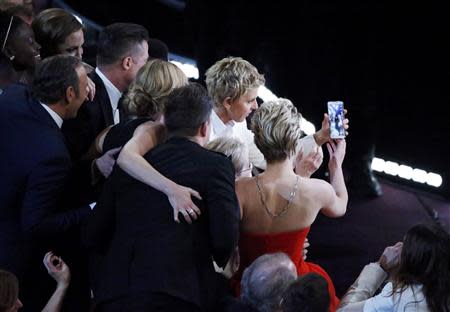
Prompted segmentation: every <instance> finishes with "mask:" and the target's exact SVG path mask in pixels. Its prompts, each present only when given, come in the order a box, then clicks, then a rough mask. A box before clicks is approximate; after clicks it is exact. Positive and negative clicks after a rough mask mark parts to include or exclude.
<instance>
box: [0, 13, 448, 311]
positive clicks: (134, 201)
mask: <svg viewBox="0 0 450 312" xmlns="http://www.w3.org/2000/svg"><path fill="white" fill-rule="evenodd" d="M0 17H1V19H0V24H1V29H0V41H1V42H2V45H3V48H2V53H1V66H2V75H1V78H2V79H1V80H0V81H1V83H2V85H1V89H2V91H3V93H2V95H1V96H0V119H1V120H0V133H1V134H0V137H1V142H2V145H3V147H4V150H5V153H4V154H3V155H2V156H1V157H2V161H1V165H0V171H1V172H2V175H3V179H2V181H1V186H0V202H1V209H0V269H2V270H4V271H0V273H1V274H0V278H1V279H0V283H1V284H0V308H1V309H3V310H5V311H13V310H11V309H18V308H20V307H21V305H22V303H21V301H20V300H19V297H20V298H21V300H22V302H23V305H24V307H23V309H24V311H26V310H29V311H38V310H42V309H47V310H46V311H57V310H59V309H62V311H88V310H89V309H94V310H95V311H218V310H224V311H247V310H255V311H302V309H304V311H336V310H338V309H339V310H342V311H363V310H364V311H376V310H377V309H380V308H385V309H387V311H391V310H392V311H397V310H394V309H397V308H398V306H399V304H400V305H401V306H402V307H405V308H410V307H411V306H414V308H412V309H416V308H417V306H418V307H419V308H420V309H423V311H449V309H450V301H449V300H450V299H449V294H450V286H449V284H450V282H449V279H448V278H446V277H447V276H449V274H447V275H446V273H449V270H450V269H449V260H448V259H449V258H450V257H449V255H448V252H449V248H448V247H449V242H450V240H449V236H448V233H447V232H445V231H444V230H442V229H440V228H437V227H432V226H427V225H419V226H417V227H414V228H413V229H411V230H410V231H409V232H408V233H407V235H406V237H405V241H404V244H403V248H402V245H401V244H397V245H395V246H394V247H392V248H388V249H387V250H386V251H385V253H384V254H383V256H382V257H381V259H380V261H379V262H378V264H373V265H369V266H368V267H366V268H365V269H364V270H363V272H362V273H361V276H360V277H359V279H358V280H357V282H355V284H354V285H353V286H352V287H351V288H350V290H349V292H348V293H347V294H346V295H345V296H344V297H343V299H342V300H341V301H340V300H339V299H338V297H337V296H336V293H335V289H334V286H333V282H332V279H331V277H330V276H329V275H328V274H327V273H326V271H325V270H324V269H323V268H321V267H320V266H319V265H317V264H313V263H310V262H307V261H306V248H307V246H308V241H307V235H308V232H309V229H310V226H311V225H312V224H313V222H314V220H315V219H316V217H317V215H318V214H319V212H321V213H322V214H324V215H325V216H328V217H333V218H336V217H341V216H343V215H344V214H345V212H346V208H347V202H348V194H347V190H346V186H345V182H344V176H343V172H342V163H343V161H344V158H345V152H346V142H345V139H337V140H331V139H330V124H329V121H328V116H327V115H326V114H324V119H323V122H322V128H321V129H320V130H319V131H317V132H316V133H315V134H314V135H311V136H306V137H304V138H303V133H302V131H301V129H300V124H301V114H300V113H299V112H298V111H297V108H296V107H295V106H294V104H293V103H292V102H291V101H289V100H287V99H283V98H280V99H277V100H273V101H267V102H265V103H263V104H262V105H261V106H260V107H258V103H257V94H258V90H259V88H260V87H261V86H263V85H264V82H265V79H264V76H263V75H262V74H261V73H259V72H258V70H257V69H256V68H255V67H254V66H253V65H252V64H250V63H249V62H248V61H246V60H244V59H242V58H239V57H226V58H224V59H221V60H219V61H217V62H216V63H215V64H214V65H213V66H211V67H210V68H209V69H208V70H207V71H206V80H205V84H206V88H205V87H204V86H202V85H201V84H199V83H194V82H189V80H188V78H187V77H186V76H185V74H184V73H183V72H182V71H181V70H180V69H179V68H178V67H177V66H176V65H174V64H172V63H170V62H168V61H167V59H165V58H166V57H160V56H158V55H152V51H154V50H152V46H151V42H152V41H151V39H150V38H149V34H148V32H147V30H146V29H145V28H144V27H142V26H140V25H136V24H130V23H115V24H111V25H109V26H106V27H105V28H104V29H103V30H102V31H101V33H100V34H99V38H98V41H97V63H96V67H95V68H93V67H91V66H90V65H88V64H85V63H83V62H82V60H81V58H82V54H83V49H82V45H83V41H84V39H83V29H82V25H81V24H80V25H81V26H80V25H78V24H77V23H79V22H78V21H77V20H76V19H75V18H74V17H73V16H72V15H71V14H70V13H68V12H66V11H64V10H61V9H48V10H44V11H42V12H41V13H39V14H38V15H37V16H35V17H34V19H33V22H32V27H29V26H28V25H27V24H26V23H25V22H24V21H22V20H21V19H20V18H19V17H17V16H14V15H10V14H9V15H8V13H1V15H0ZM4 26H5V27H4ZM79 26H80V27H79ZM33 34H34V35H33ZM39 51H41V52H40V53H39ZM44 51H45V53H44ZM41 58H42V59H43V60H42V61H41V60H40V59H41ZM19 62H20V63H19ZM3 68H5V69H8V70H9V71H10V72H11V73H13V74H11V75H6V74H5V75H3ZM252 112H254V115H253V117H252V120H251V125H250V127H248V125H247V121H246V118H247V117H248V116H249V115H250V113H252ZM344 127H345V128H348V120H345V125H344ZM323 144H326V146H327V150H328V154H329V161H328V171H329V182H326V181H324V180H321V179H314V178H311V175H312V174H313V173H314V172H315V171H316V170H317V169H318V168H319V167H320V165H321V164H322V157H323V154H322V150H321V145H323ZM116 158H117V161H116ZM50 250H51V253H49V254H47V253H48V252H49V251H50ZM400 254H401V257H400V260H398V259H399V255H400ZM44 255H46V256H45V259H44V263H45V268H47V270H45V268H44V267H42V266H41V265H40V264H39V263H40V262H41V261H42V258H43V257H44ZM62 259H64V261H65V262H64V261H63V260H62ZM66 263H67V265H66ZM394 267H395V268H396V269H395V270H394V271H395V275H394V276H395V277H394V278H393V282H392V283H391V284H389V283H388V284H386V286H385V287H384V288H383V291H382V293H381V294H380V295H378V296H376V297H374V298H372V299H369V297H370V296H372V295H373V294H374V293H375V291H376V289H377V288H378V287H379V286H380V285H381V283H382V282H383V281H384V279H385V278H386V273H384V272H385V271H386V272H389V271H391V269H392V268H394ZM68 268H70V271H71V274H69V273H68V272H69V269H68ZM47 271H48V273H49V274H50V276H52V277H54V279H55V280H56V281H57V282H58V285H57V288H56V290H54V285H53V283H54V282H53V281H52V279H51V278H50V277H49V275H48V273H47ZM394 271H393V272H394ZM10 272H12V273H13V274H12V273H10ZM436 272H440V274H436ZM3 276H4V277H3ZM14 276H17V278H15V277H14ZM69 276H70V277H69ZM367 276H369V277H367ZM69 280H70V286H69V287H67V286H68V284H69ZM60 281H61V282H60ZM18 283H19V284H20V294H19V293H18V290H17V289H18ZM36 283H39V287H36ZM367 288H369V289H370V291H367ZM4 294H8V296H4ZM397 295H399V296H397ZM417 296H419V297H417ZM4 298H7V299H4ZM49 298H50V301H48V299H49ZM239 298H240V299H239ZM386 298H388V299H386ZM417 298H419V299H417ZM420 298H421V299H420ZM47 301H48V302H47ZM55 302H56V303H55ZM49 304H50V307H51V308H49ZM419 308H417V309H419ZM49 309H50V310H49ZM307 309H309V310H307ZM389 309H391V310H389ZM402 309H403V308H402ZM398 311H400V310H398Z"/></svg>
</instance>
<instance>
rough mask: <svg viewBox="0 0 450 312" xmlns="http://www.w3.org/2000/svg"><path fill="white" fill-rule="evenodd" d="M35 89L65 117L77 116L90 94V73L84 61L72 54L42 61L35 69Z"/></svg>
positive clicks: (34, 91)
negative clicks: (88, 75)
mask: <svg viewBox="0 0 450 312" xmlns="http://www.w3.org/2000/svg"><path fill="white" fill-rule="evenodd" d="M32 90H33V95H34V96H35V97H36V98H37V99H38V100H39V101H41V102H42V103H44V104H46V105H49V106H51V105H57V106H58V107H57V108H58V112H59V113H60V114H61V117H62V118H63V119H69V118H74V117H76V115H77V112H78V109H79V108H80V106H81V104H82V103H83V102H84V100H85V99H86V96H87V74H86V70H85V69H84V66H83V63H82V62H81V60H80V59H78V58H76V57H74V56H70V55H56V56H52V57H49V58H47V59H45V60H43V61H42V62H41V63H40V64H39V65H38V66H37V68H36V71H35V75H34V80H33V85H32ZM55 107H56V106H55Z"/></svg>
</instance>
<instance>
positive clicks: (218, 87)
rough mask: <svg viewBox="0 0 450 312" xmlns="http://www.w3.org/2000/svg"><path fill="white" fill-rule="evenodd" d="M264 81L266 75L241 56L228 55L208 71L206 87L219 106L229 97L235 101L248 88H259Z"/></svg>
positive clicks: (215, 104) (216, 105)
mask: <svg viewBox="0 0 450 312" xmlns="http://www.w3.org/2000/svg"><path fill="white" fill-rule="evenodd" d="M264 83H265V79H264V75H262V74H260V73H259V72H258V70H257V69H256V67H255V66H253V65H252V64H250V63H249V62H247V61H246V60H244V59H242V58H240V57H226V58H224V59H222V60H220V61H218V62H216V63H215V64H214V65H213V66H211V67H210V68H209V69H208V70H207V71H206V88H207V89H208V94H209V96H210V97H211V98H212V100H213V101H214V106H215V107H217V108H220V107H222V105H223V104H222V103H223V101H224V100H225V99H226V98H227V97H230V98H231V100H233V101H234V100H236V99H238V98H239V97H240V96H242V95H243V94H244V93H245V92H247V90H249V89H254V88H258V87H260V86H262V85H264Z"/></svg>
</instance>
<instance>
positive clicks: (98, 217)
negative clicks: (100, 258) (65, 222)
mask: <svg viewBox="0 0 450 312" xmlns="http://www.w3.org/2000/svg"><path fill="white" fill-rule="evenodd" d="M114 174H115V172H113V174H112V175H111V177H110V178H109V179H107V180H106V183H105V185H104V186H103V190H102V192H101V195H100V197H99V199H98V201H97V204H96V205H95V207H94V209H93V211H92V213H91V214H90V216H89V217H88V219H87V223H86V226H85V227H83V229H82V241H83V244H84V245H85V246H86V247H88V248H91V249H99V248H100V249H101V248H102V247H104V246H106V245H107V242H108V241H109V240H110V239H111V237H112V233H113V232H114V224H115V206H114V203H115V200H114V192H113V186H112V183H113V181H114V180H113V176H114Z"/></svg>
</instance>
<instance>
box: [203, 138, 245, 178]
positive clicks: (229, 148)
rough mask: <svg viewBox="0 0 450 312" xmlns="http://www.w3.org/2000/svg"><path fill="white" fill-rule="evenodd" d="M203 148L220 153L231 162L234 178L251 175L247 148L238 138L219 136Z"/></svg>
mask: <svg viewBox="0 0 450 312" xmlns="http://www.w3.org/2000/svg"><path fill="white" fill-rule="evenodd" d="M205 148H207V149H209V150H210V151H214V152H218V153H222V154H224V155H225V156H227V157H228V158H229V159H230V160H231V162H232V163H233V166H234V170H235V171H236V179H238V178H240V177H251V175H252V165H251V163H250V160H249V158H248V148H247V146H246V145H245V144H244V143H243V142H242V141H240V140H239V139H236V138H232V137H221V138H217V139H214V140H212V141H209V142H208V144H206V146H205Z"/></svg>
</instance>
